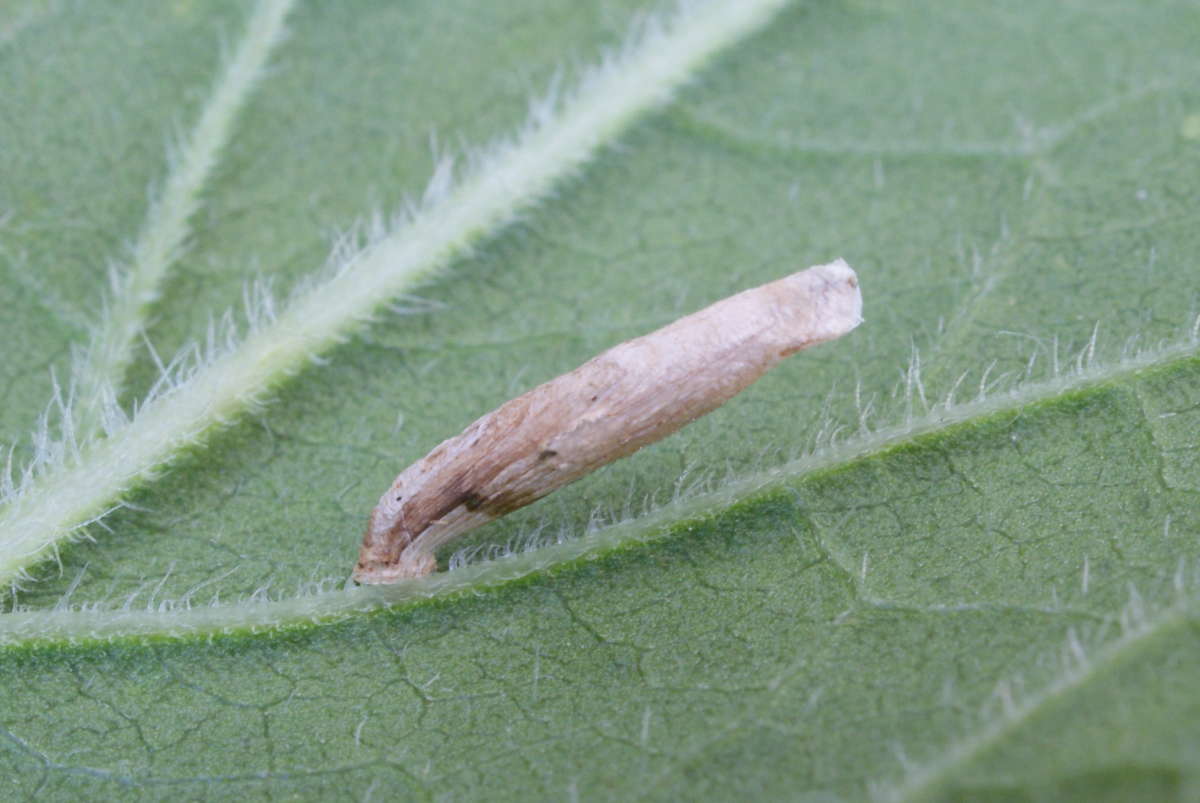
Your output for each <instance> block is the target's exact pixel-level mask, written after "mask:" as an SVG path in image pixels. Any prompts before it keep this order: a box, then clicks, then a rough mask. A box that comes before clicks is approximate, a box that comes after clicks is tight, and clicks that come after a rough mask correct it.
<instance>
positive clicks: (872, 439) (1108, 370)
mask: <svg viewBox="0 0 1200 803" xmlns="http://www.w3.org/2000/svg"><path fill="white" fill-rule="evenodd" d="M1198 352H1200V343H1197V341H1196V340H1195V339H1189V340H1186V341H1183V342H1181V343H1179V344H1176V345H1174V346H1170V347H1167V348H1164V349H1160V350H1156V351H1153V352H1146V353H1144V354H1142V355H1140V356H1137V357H1132V358H1129V359H1127V360H1124V361H1121V362H1117V363H1113V364H1111V365H1106V366H1093V367H1091V368H1086V369H1083V370H1080V371H1077V372H1075V373H1072V374H1070V375H1065V376H1061V377H1058V378H1056V379H1053V380H1049V381H1044V382H1037V383H1029V384H1026V385H1022V386H1018V387H1016V388H1013V389H1012V390H1009V391H1007V392H1001V393H996V394H993V395H992V396H989V397H987V398H984V399H979V400H976V401H973V402H967V403H963V404H960V405H956V406H954V407H950V408H934V410H933V411H931V412H930V413H929V414H927V415H925V416H923V417H921V418H917V419H914V420H913V421H912V422H910V423H908V424H905V425H902V426H896V427H890V428H886V429H881V430H877V431H875V432H871V433H868V434H866V435H862V436H858V437H854V438H850V439H847V440H845V441H843V442H841V443H837V444H834V445H831V446H829V447H827V448H825V449H822V450H820V451H817V452H814V453H812V454H810V455H806V456H804V457H801V458H798V459H796V460H793V461H790V462H789V463H786V464H784V465H782V466H778V467H775V468H771V469H768V470H766V471H763V472H759V473H756V474H752V475H749V476H746V477H743V478H740V479H737V480H735V481H733V482H730V483H727V484H725V485H723V486H722V487H720V488H718V489H716V490H713V491H708V492H705V493H701V494H699V495H697V496H694V497H691V498H686V499H680V500H677V501H675V502H672V503H669V504H667V505H665V506H663V507H661V508H658V509H656V510H653V511H651V512H649V513H647V514H644V515H642V516H638V517H636V518H634V519H631V520H629V521H626V522H622V523H619V524H615V525H612V526H609V527H605V528H603V529H601V530H597V531H595V532H593V533H589V534H587V535H583V536H580V537H579V538H577V539H575V540H572V541H568V542H565V543H562V544H556V545H552V546H547V547H543V548H540V549H537V550H533V551H531V552H527V553H524V554H521V555H518V556H515V557H510V558H503V559H498V560H492V561H488V562H484V563H477V564H473V565H469V566H466V567H463V568H461V569H456V570H454V571H451V572H442V573H440V574H437V575H434V576H432V577H430V578H426V579H423V580H417V581H413V582H409V583H401V584H396V585H393V586H367V587H362V588H356V589H350V590H343V591H332V592H324V593H319V594H313V595H304V596H298V597H292V598H288V599H282V600H276V601H271V602H257V601H251V600H246V601H243V602H240V603H234V604H231V605H221V606H212V607H196V608H184V609H182V610H178V611H167V612H163V609H164V608H169V607H170V606H169V604H168V603H159V610H158V611H126V610H119V609H118V610H113V609H107V610H79V611H16V612H13V613H9V614H5V615H4V616H0V645H4V646H6V647H9V648H22V647H41V646H46V645H60V644H65V643H70V644H80V643H108V642H112V641H118V640H122V639H133V640H144V639H172V640H175V639H184V640H186V639H189V638H205V639H208V638H211V637H213V636H217V635H231V636H233V635H236V636H241V635H246V634H249V633H257V632H261V631H269V630H282V629H288V630H293V629H296V628H308V627H315V626H321V625H325V624H330V623H334V622H338V621H343V620H345V619H347V618H349V617H352V616H355V615H360V614H364V613H368V612H373V611H378V610H383V609H389V608H392V609H394V608H398V607H410V606H414V605H420V604H424V603H426V602H431V601H435V600H436V601H441V602H445V601H447V600H451V599H455V598H458V597H461V596H474V595H477V594H478V593H480V592H483V591H489V590H495V589H498V588H501V587H503V586H506V585H509V584H511V583H514V582H518V581H525V580H528V579H529V578H532V577H534V576H539V575H543V574H547V573H550V572H558V571H562V570H567V569H570V568H571V567H572V566H575V565H578V564H580V563H582V562H585V561H591V560H594V559H597V558H601V557H604V556H606V555H611V554H615V553H617V552H620V551H623V550H626V549H631V548H637V547H640V546H643V545H646V544H649V543H652V542H655V541H660V540H662V539H666V538H676V537H686V531H687V529H688V525H689V524H690V523H693V522H696V521H698V520H700V519H707V518H712V517H715V516H719V515H720V514H721V513H722V512H724V511H726V510H728V509H730V508H733V507H735V506H738V505H743V504H747V503H751V502H752V501H753V500H754V499H755V498H756V497H759V496H762V495H764V494H770V493H772V492H773V491H776V490H778V489H780V488H782V487H785V486H787V485H789V484H791V483H793V482H795V481H797V480H799V479H804V478H810V477H816V476H819V475H821V474H824V473H830V472H837V471H842V470H845V469H847V468H850V467H852V466H853V465H854V464H856V463H859V462H861V461H864V460H868V459H875V458H878V457H881V456H884V455H886V454H887V453H888V452H891V451H893V450H896V449H902V448H909V447H913V446H916V447H920V446H922V445H924V444H929V443H932V442H934V441H940V440H942V439H944V438H946V437H953V436H954V435H956V434H957V433H960V432H966V431H968V430H970V429H973V428H975V427H977V426H980V425H983V424H986V423H987V422H989V421H995V420H1001V419H1003V418H1006V417H1009V416H1012V415H1013V414H1015V413H1018V412H1022V411H1023V412H1033V411H1035V410H1046V409H1052V408H1053V407H1055V406H1056V405H1060V404H1073V403H1076V402H1078V401H1079V400H1082V399H1087V398H1089V397H1091V396H1095V395H1099V394H1102V393H1105V392H1107V391H1108V390H1109V389H1111V388H1113V387H1117V386H1121V385H1122V384H1123V383H1125V382H1128V381H1130V380H1133V379H1142V378H1146V377H1151V376H1157V375H1165V374H1170V373H1172V372H1175V371H1178V370H1185V369H1188V368H1190V367H1193V366H1194V365H1195V364H1196V363H1197V361H1198V360H1200V354H1198ZM871 602H872V604H878V605H887V604H888V603H887V601H886V600H872V601H871Z"/></svg>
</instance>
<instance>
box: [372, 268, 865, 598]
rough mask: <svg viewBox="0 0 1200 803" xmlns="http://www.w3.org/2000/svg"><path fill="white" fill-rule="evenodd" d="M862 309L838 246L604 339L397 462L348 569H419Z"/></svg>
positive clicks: (396, 574) (685, 418) (838, 330)
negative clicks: (682, 312) (684, 311)
mask: <svg viewBox="0 0 1200 803" xmlns="http://www.w3.org/2000/svg"><path fill="white" fill-rule="evenodd" d="M861 322H862V297H861V295H860V294H859V290H858V279H857V277H856V276H855V274H854V271H853V270H851V269H850V266H849V265H847V264H846V263H845V262H844V261H843V260H840V259H839V260H837V261H836V262H831V263H829V264H828V265H818V266H816V267H813V268H809V269H808V270H804V271H800V272H799V273H796V274H793V275H791V276H788V277H786V278H784V279H779V280H778V281H774V282H771V283H770V284H764V285H763V286H761V287H756V288H754V289H752V290H746V291H744V292H741V293H738V294H737V295H735V296H730V297H729V298H726V299H725V300H723V301H718V302H717V303H715V304H713V305H711V306H709V307H705V308H704V309H702V310H700V311H699V312H696V313H693V314H692V315H688V316H687V317H685V318H680V319H679V320H678V321H675V322H674V323H672V324H669V325H667V326H664V327H663V328H662V329H659V330H658V331H656V332H651V333H650V334H648V335H644V336H642V337H637V338H634V339H633V340H627V341H625V342H624V343H621V344H619V345H616V346H613V347H612V348H611V349H609V350H608V351H606V352H604V353H603V354H601V355H599V356H597V357H594V358H592V359H591V360H589V361H588V362H586V363H584V364H583V365H581V366H579V367H578V368H576V369H575V370H574V371H571V372H570V373H567V374H563V375H562V376H560V377H557V378H556V379H552V380H550V381H549V382H547V383H545V384H544V385H539V386H538V387H536V388H534V389H533V390H531V391H529V392H528V393H526V394H524V395H522V396H518V397H517V398H515V399H513V400H512V401H510V402H507V403H505V404H503V405H501V406H500V407H499V408H498V409H496V410H494V411H493V412H490V413H488V414H487V415H485V416H483V417H482V418H480V419H479V420H478V421H476V422H475V423H473V424H471V426H469V427H467V428H466V429H465V430H464V431H463V433H462V434H461V435H458V436H456V437H453V438H450V439H449V440H447V441H443V442H442V443H441V444H440V445H439V446H438V447H437V448H435V449H434V450H433V451H432V452H430V453H429V454H427V455H426V456H425V457H423V458H421V459H420V460H418V461H417V462H416V463H414V464H413V465H411V466H409V467H408V468H407V469H405V470H404V471H403V472H402V473H401V474H400V476H398V477H397V478H396V481H395V482H393V483H392V487H391V488H389V489H388V491H387V493H385V494H384V495H383V496H382V497H381V498H380V500H379V504H378V505H377V506H376V507H375V510H374V511H372V513H371V520H370V524H369V525H368V527H367V532H366V535H365V536H363V543H362V549H361V550H360V552H359V556H358V564H357V565H356V566H355V567H354V579H355V580H356V581H357V582H359V583H393V582H396V581H397V580H402V579H405V578H411V577H421V576H424V575H426V574H429V573H430V572H432V571H433V570H434V568H436V561H435V559H434V551H435V550H436V549H437V548H438V547H440V546H441V545H442V544H445V543H446V542H447V541H449V540H451V539H453V538H455V537H457V536H459V535H462V534H463V533H465V532H467V531H469V530H472V529H474V528H476V527H478V526H480V525H481V524H484V523H486V522H488V521H491V520H492V519H494V518H496V517H498V516H503V515H504V514H506V513H509V512H510V511H513V510H516V509H517V508H519V507H524V506H525V505H528V504H529V503H530V502H533V501H535V500H537V499H540V498H541V497H543V496H545V495H546V494H548V493H550V492H551V491H554V490H556V489H558V488H561V487H562V486H564V485H566V484H567V483H569V482H573V481H575V480H577V479H579V478H580V477H582V476H583V475H585V474H588V473H590V472H592V471H595V470H596V469H597V468H600V467H601V466H603V465H605V464H607V463H611V462H612V461H613V460H616V459H618V458H621V457H625V456H626V455H628V454H631V453H633V452H635V451H637V450H638V449H640V448H642V447H643V446H646V445H647V444H650V443H654V442H655V441H657V440H660V439H662V438H665V437H666V436H667V435H670V434H671V433H672V432H675V431H676V430H677V429H679V428H680V427H682V426H684V425H685V424H687V423H690V422H691V421H694V420H696V419H697V418H699V417H700V416H702V415H704V414H705V413H708V412H711V411H712V410H715V409H716V408H717V407H720V406H721V405H722V404H724V403H725V402H726V401H728V400H729V399H730V398H732V397H733V396H735V395H736V394H737V393H738V392H740V391H741V390H743V389H744V388H746V387H747V386H749V385H750V384H751V383H753V382H754V380H756V379H758V378H759V377H760V376H762V375H763V374H764V373H765V372H766V371H767V369H768V368H770V367H771V366H773V365H775V364H776V363H777V362H779V361H780V360H781V359H783V358H784V357H786V356H788V355H789V354H793V353H795V352H797V351H799V350H800V349H803V348H806V347H808V346H812V345H814V344H817V343H821V342H824V341H826V340H832V339H834V338H836V337H840V336H841V335H844V334H846V333H847V332H849V331H850V330H851V329H853V328H854V327H856V326H858V324H859V323H861Z"/></svg>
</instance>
